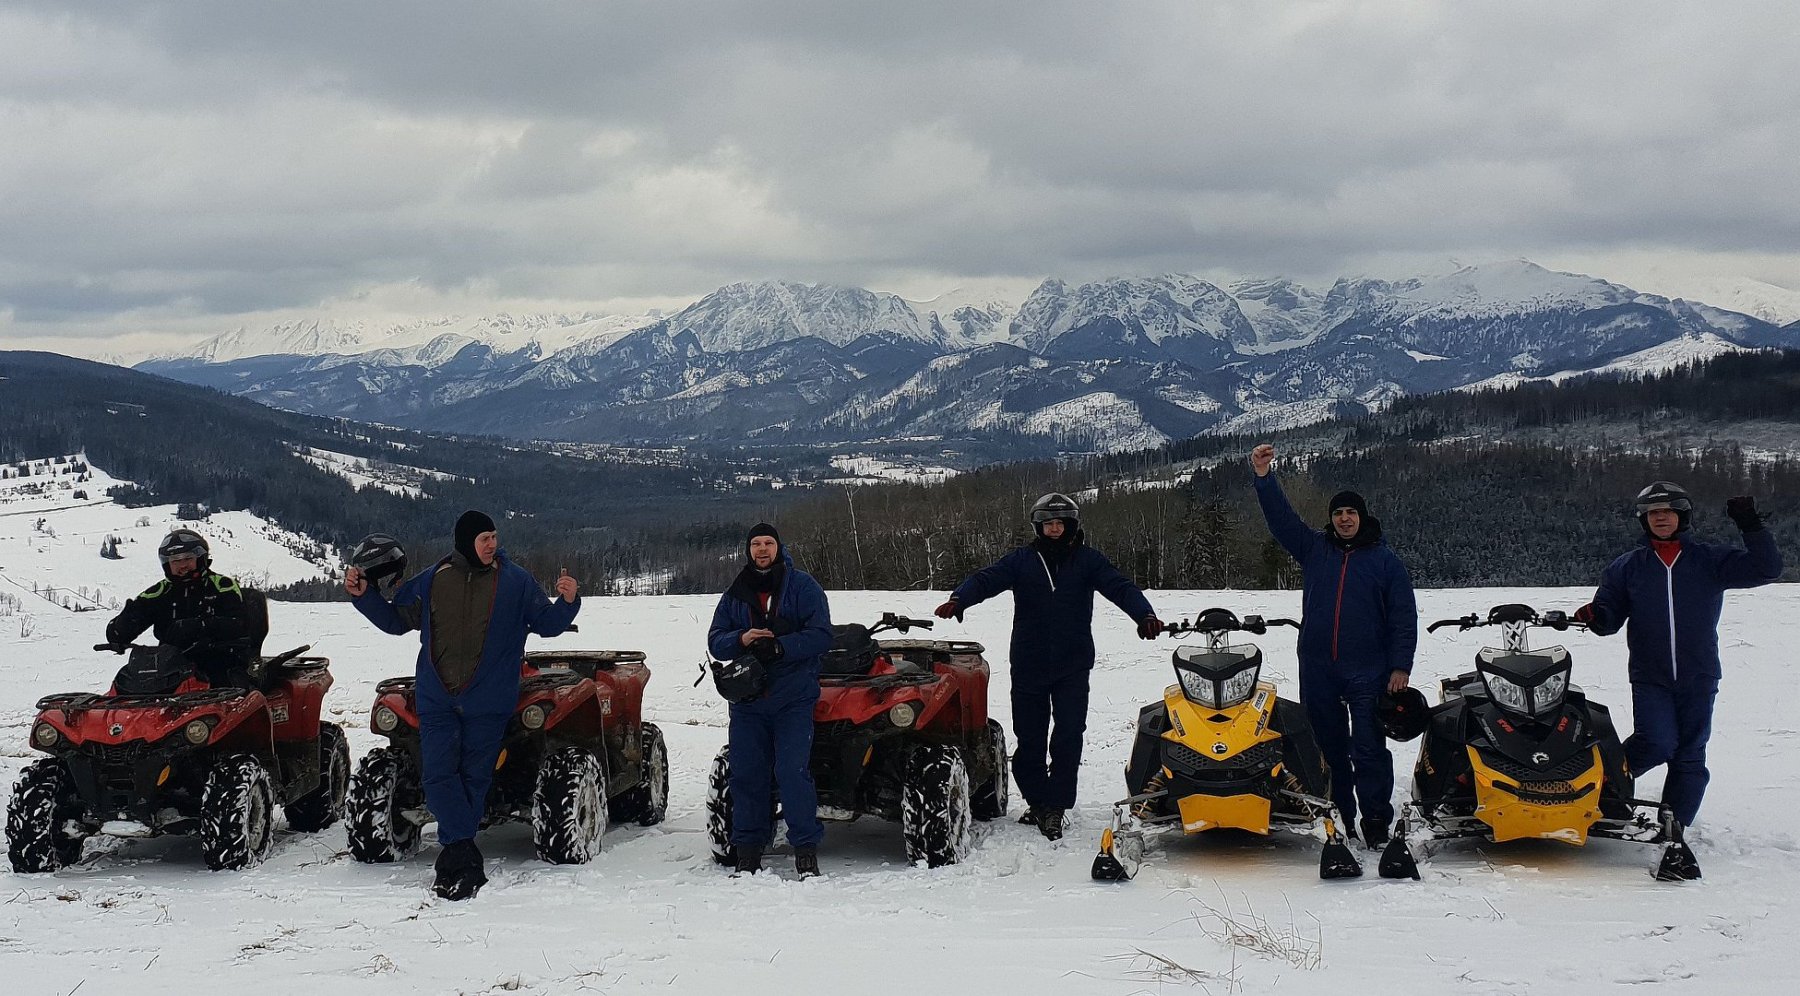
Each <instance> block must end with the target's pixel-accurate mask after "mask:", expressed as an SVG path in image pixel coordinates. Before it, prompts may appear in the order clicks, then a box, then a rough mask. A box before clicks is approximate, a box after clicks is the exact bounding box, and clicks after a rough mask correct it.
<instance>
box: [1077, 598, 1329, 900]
mask: <svg viewBox="0 0 1800 996" xmlns="http://www.w3.org/2000/svg"><path fill="white" fill-rule="evenodd" d="M1270 626H1292V627H1294V628H1295V629H1298V628H1300V624H1299V623H1297V622H1294V621H1293V620H1292V619H1264V618H1262V617H1261V616H1245V617H1244V618H1243V619H1242V620H1239V619H1238V617H1237V616H1236V615H1235V614H1233V613H1232V612H1231V611H1230V610H1227V609H1217V608H1214V609H1207V610H1206V611H1205V612H1202V613H1200V615H1199V617H1198V618H1196V619H1195V620H1194V621H1193V622H1192V623H1189V622H1188V621H1186V620H1183V621H1181V622H1177V623H1170V624H1168V625H1167V626H1165V627H1164V628H1163V631H1164V632H1166V633H1170V634H1172V635H1176V636H1181V635H1184V634H1188V633H1198V634H1200V635H1201V636H1202V637H1203V638H1204V639H1205V642H1204V643H1202V644H1184V645H1182V646H1179V647H1177V648H1175V652H1174V655H1173V663H1174V665H1175V678H1176V682H1175V684H1173V685H1170V686H1168V688H1166V689H1164V690H1163V700H1162V701H1161V702H1157V703H1155V704H1152V705H1148V706H1145V707H1144V708H1143V710H1142V711H1141V712H1139V713H1138V730H1137V738H1136V740H1135V742H1134V743H1133V744H1132V749H1131V760H1130V762H1129V763H1127V764H1126V766H1125V790H1126V791H1127V792H1129V793H1130V797H1129V798H1127V799H1124V800H1122V801H1120V802H1119V803H1117V804H1115V805H1114V806H1113V818H1112V825H1111V826H1109V827H1107V829H1106V831H1105V832H1104V833H1103V834H1101V837H1100V854H1099V856H1097V857H1095V858H1094V871H1093V874H1094V878H1095V879H1097V880H1100V881H1108V882H1116V881H1122V880H1125V879H1129V878H1131V877H1132V876H1133V875H1136V874H1137V870H1138V868H1139V867H1140V866H1141V865H1142V864H1143V860H1144V849H1145V841H1146V837H1147V835H1148V834H1149V833H1150V832H1163V831H1168V830H1172V829H1179V830H1181V831H1182V832H1183V833H1184V834H1196V833H1204V832H1206V831H1208V830H1215V829H1219V828H1221V827H1233V828H1236V829H1239V830H1249V831H1251V832H1253V833H1260V834H1267V833H1269V832H1270V830H1272V829H1274V828H1277V827H1282V828H1287V829H1292V830H1296V831H1298V832H1301V833H1307V834H1309V835H1310V833H1311V832H1312V830H1313V828H1314V826H1315V825H1317V824H1319V823H1320V822H1321V821H1322V822H1323V824H1324V833H1325V848H1324V852H1323V854H1322V855H1321V856H1320V860H1319V877H1320V878H1354V877H1356V876H1358V875H1361V874H1362V865H1361V864H1359V863H1358V862H1357V860H1356V857H1355V856H1354V855H1353V854H1351V853H1350V848H1349V847H1348V846H1346V845H1345V843H1344V837H1343V834H1342V833H1341V832H1340V831H1339V830H1338V824H1339V823H1340V822H1341V817H1339V816H1338V814H1337V811H1336V807H1335V806H1333V804H1332V802H1331V774H1330V769H1329V768H1327V767H1326V764H1325V759H1324V757H1323V755H1321V754H1320V753H1319V747H1318V744H1317V742H1316V741H1315V740H1314V739H1313V732H1312V726H1311V724H1309V723H1308V722H1307V720H1306V714H1305V712H1303V711H1302V710H1301V708H1300V705H1299V703H1297V702H1293V701H1291V700H1288V699H1284V698H1281V697H1279V696H1277V695H1276V693H1275V685H1274V684H1273V683H1272V682H1267V681H1262V680H1261V674H1262V661H1263V655H1262V650H1261V649H1260V648H1258V647H1257V646H1256V645H1255V644H1252V643H1242V644H1233V643H1231V642H1230V639H1231V634H1232V633H1238V632H1242V633H1250V634H1253V635H1257V636H1260V635H1262V634H1263V633H1265V632H1267V631H1268V627H1270Z"/></svg>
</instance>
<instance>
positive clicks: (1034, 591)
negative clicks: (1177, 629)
mask: <svg viewBox="0 0 1800 996" xmlns="http://www.w3.org/2000/svg"><path fill="white" fill-rule="evenodd" d="M1075 536H1076V539H1075V542H1074V544H1073V546H1072V547H1071V548H1070V550H1069V552H1068V554H1067V555H1066V556H1064V557H1063V559H1062V563H1061V564H1059V565H1058V566H1057V568H1056V570H1055V572H1054V574H1053V573H1052V572H1051V570H1050V564H1049V562H1048V561H1046V560H1045V559H1044V557H1043V555H1042V554H1040V553H1038V552H1037V550H1035V549H1033V548H1032V547H1029V546H1022V547H1020V548H1018V549H1017V550H1014V551H1013V552H1011V553H1009V554H1007V555H1006V556H1004V557H1001V558H1000V559H999V560H997V561H995V562H994V563H992V564H990V565H988V566H986V567H983V568H982V569H981V570H979V571H976V572H975V573H973V574H971V575H969V576H968V578H967V579H966V580H964V581H963V583H962V584H960V585H957V586H956V590H955V591H953V592H951V593H950V597H951V598H952V599H954V600H955V601H956V604H957V605H958V606H960V607H961V608H965V609H966V608H969V607H970V606H974V605H979V604H980V603H982V602H985V601H987V600H988V599H990V598H993V597H994V596H995V595H998V594H1000V593H1001V592H1003V591H1011V592H1012V593H1013V625H1012V648H1011V655H1012V666H1013V669H1014V670H1015V671H1017V670H1020V669H1025V670H1028V671H1031V672H1035V673H1037V674H1041V675H1049V674H1062V673H1066V672H1069V671H1077V670H1086V669H1088V668H1091V667H1093V666H1094V593H1095V592H1099V593H1100V594H1102V595H1105V596H1106V600H1107V601H1109V602H1111V603H1113V604H1114V605H1117V606H1118V607H1119V608H1120V609H1122V610H1123V611H1124V612H1125V614H1126V615H1128V616H1130V617H1131V618H1132V619H1133V620H1136V621H1139V622H1141V621H1143V619H1144V617H1145V616H1151V615H1155V614H1156V612H1155V610H1154V609H1152V608H1150V602H1149V600H1148V599H1146V598H1144V593H1143V592H1142V591H1140V590H1138V586H1137V585H1135V584H1132V583H1131V579H1130V578H1128V577H1126V576H1125V575H1123V574H1121V573H1119V569H1118V568H1116V567H1114V566H1113V565H1112V562H1111V561H1109V560H1107V559H1106V557H1105V555H1104V554H1102V553H1101V552H1100V551H1098V550H1095V549H1093V548H1092V547H1089V546H1087V545H1086V544H1085V543H1083V542H1082V540H1081V532H1080V531H1079V530H1077V531H1076V534H1075Z"/></svg>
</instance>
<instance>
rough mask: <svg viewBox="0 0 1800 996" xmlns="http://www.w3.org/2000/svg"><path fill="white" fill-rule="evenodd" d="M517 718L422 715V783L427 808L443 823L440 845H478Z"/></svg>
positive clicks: (434, 712) (420, 736) (420, 754)
mask: <svg viewBox="0 0 1800 996" xmlns="http://www.w3.org/2000/svg"><path fill="white" fill-rule="evenodd" d="M511 718H512V716H511V714H509V713H500V714H498V715H492V716H472V715H467V714H464V713H459V712H456V711H454V710H452V711H448V712H436V711H433V712H421V713H420V714H419V769H420V771H419V777H420V781H421V782H422V784H423V786H424V789H425V805H427V806H429V807H431V815H432V816H433V817H435V818H436V819H437V825H438V843H440V844H454V843H456V842H457V841H462V840H474V839H475V831H476V830H477V829H479V828H480V827H481V814H482V813H483V812H484V811H485V810H486V809H487V795H488V786H489V785H492V784H493V782H494V762H496V761H498V760H499V759H500V742H501V741H502V740H503V739H505V737H506V723H507V720H509V719H511Z"/></svg>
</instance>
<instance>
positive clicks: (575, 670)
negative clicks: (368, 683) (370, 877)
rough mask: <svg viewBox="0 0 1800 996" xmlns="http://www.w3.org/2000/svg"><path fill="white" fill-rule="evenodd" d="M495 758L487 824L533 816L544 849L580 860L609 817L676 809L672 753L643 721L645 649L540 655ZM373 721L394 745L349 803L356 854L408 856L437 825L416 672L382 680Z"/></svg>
mask: <svg viewBox="0 0 1800 996" xmlns="http://www.w3.org/2000/svg"><path fill="white" fill-rule="evenodd" d="M522 671H523V676H522V677H521V679H520V681H519V701H518V704H517V706H516V707H515V708H514V710H513V716H512V719H511V721H510V722H509V723H508V724H507V728H506V738H505V741H504V742H503V744H502V747H501V750H500V758H499V761H498V762H497V763H496V764H495V769H494V783H493V786H492V787H491V788H490V789H489V790H488V798H487V811H486V815H485V816H484V817H483V819H482V825H483V826H486V825H488V824H492V823H512V822H528V823H530V824H531V826H532V841H533V843H534V844H535V845H536V846H537V853H538V857H540V858H543V859H544V860H545V861H549V862H553V863H556V864H582V863H585V862H587V861H588V860H590V859H591V858H593V856H594V852H595V851H597V850H599V849H600V835H601V834H602V833H604V832H605V830H606V827H607V824H608V823H609V822H613V821H618V822H624V821H628V820H629V821H633V822H635V823H637V824H638V825H639V826H645V827H648V826H655V825H656V824H658V823H661V822H662V821H663V817H664V816H665V815H666V814H667V813H668V808H669V751H668V747H667V746H666V745H665V744H664V743H663V735H662V731H661V730H659V729H657V728H656V724H654V723H646V722H644V721H643V705H644V686H645V685H646V684H647V683H648V682H649V681H650V668H649V665H647V664H645V663H644V654H643V652H642V651H638V650H576V651H560V650H557V651H533V652H531V653H528V654H526V655H525V660H524V663H523V665H522ZM369 728H370V729H372V730H374V731H375V732H376V733H378V734H380V735H382V736H384V737H386V738H388V745H387V746H385V747H377V748H375V749H374V750H371V751H369V753H368V754H366V755H365V756H364V757H363V759H362V762H361V764H359V765H358V766H357V769H356V775H355V777H353V778H352V779H351V781H350V795H349V798H348V800H347V801H346V802H345V811H346V817H345V822H346V824H347V825H348V827H349V838H350V853H351V854H352V855H353V856H355V858H356V860H358V861H363V862H368V863H372V864H373V863H385V862H390V861H398V860H399V859H401V858H404V857H406V856H407V855H409V854H411V853H412V852H413V851H414V850H416V849H417V848H418V846H419V832H420V830H421V829H422V828H423V827H424V825H425V824H426V823H429V822H431V819H432V816H431V812H430V810H429V809H428V808H427V806H426V804H425V794H424V789H423V788H422V786H421V785H420V781H419V716H418V711H417V708H416V706H415V704H414V679H413V678H412V677H411V676H407V677H403V678H389V679H388V680H386V681H384V682H382V683H381V684H379V685H377V686H376V688H375V707H374V709H373V710H372V711H371V712H370V715H369Z"/></svg>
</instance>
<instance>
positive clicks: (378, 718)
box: [374, 705, 400, 733]
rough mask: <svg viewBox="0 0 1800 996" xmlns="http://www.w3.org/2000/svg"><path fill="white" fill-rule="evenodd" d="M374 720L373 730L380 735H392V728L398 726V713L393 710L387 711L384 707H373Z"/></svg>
mask: <svg viewBox="0 0 1800 996" xmlns="http://www.w3.org/2000/svg"><path fill="white" fill-rule="evenodd" d="M374 720H375V729H376V730H378V731H380V732H382V733H392V732H394V727H396V726H399V725H400V715H399V713H396V712H395V711H394V710H392V709H389V708H388V707H387V706H384V705H383V706H376V707H375V716H374Z"/></svg>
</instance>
